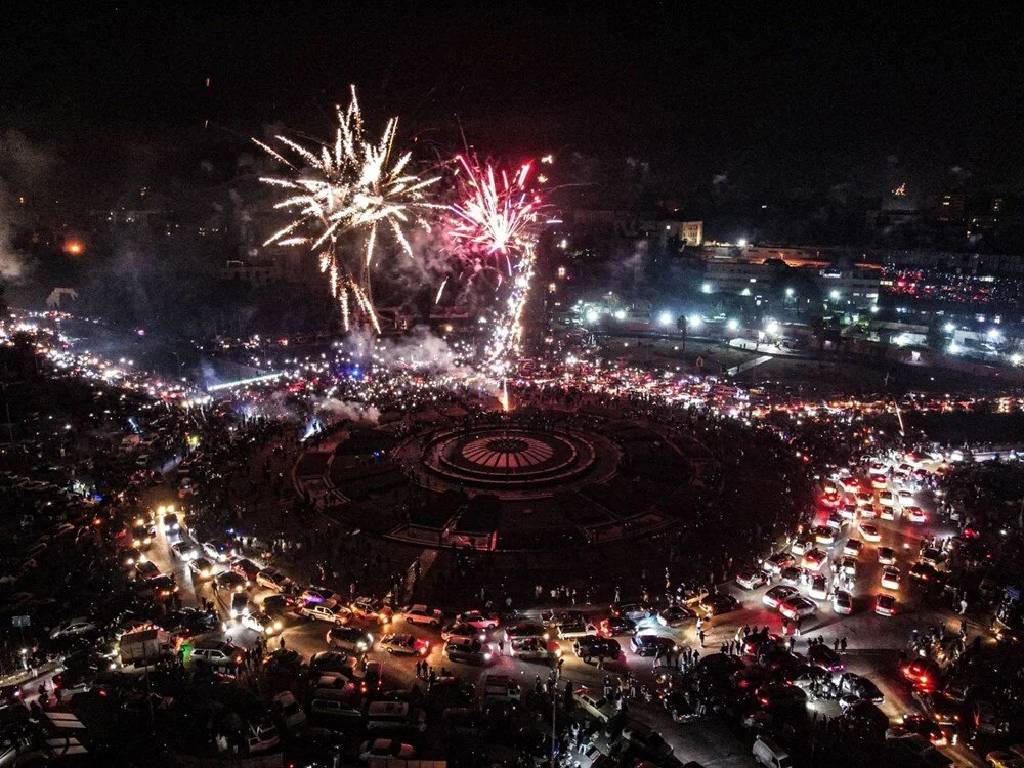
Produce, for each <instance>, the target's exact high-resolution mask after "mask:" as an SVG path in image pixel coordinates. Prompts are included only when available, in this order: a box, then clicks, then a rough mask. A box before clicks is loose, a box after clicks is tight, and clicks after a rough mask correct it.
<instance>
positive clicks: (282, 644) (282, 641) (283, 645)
mask: <svg viewBox="0 0 1024 768" xmlns="http://www.w3.org/2000/svg"><path fill="white" fill-rule="evenodd" d="M284 649H285V643H284V635H281V650H282V651H283V650H284Z"/></svg>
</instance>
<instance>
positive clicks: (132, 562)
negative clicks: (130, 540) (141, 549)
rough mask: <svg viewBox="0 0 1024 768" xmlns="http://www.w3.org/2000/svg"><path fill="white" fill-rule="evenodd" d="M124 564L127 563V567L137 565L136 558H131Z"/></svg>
mask: <svg viewBox="0 0 1024 768" xmlns="http://www.w3.org/2000/svg"><path fill="white" fill-rule="evenodd" d="M124 562H125V565H135V558H134V557H129V558H128V559H127V560H125V561H124Z"/></svg>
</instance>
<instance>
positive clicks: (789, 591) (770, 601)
mask: <svg viewBox="0 0 1024 768" xmlns="http://www.w3.org/2000/svg"><path fill="white" fill-rule="evenodd" d="M798 594H800V590H798V589H797V588H796V587H787V586H785V585H784V584H780V585H779V586H777V587H772V588H771V589H769V590H768V591H767V592H765V593H764V595H762V597H761V602H762V603H764V604H765V605H767V606H768V607H769V608H778V607H779V606H780V605H781V604H782V603H783V602H784V601H785V600H788V599H790V598H791V597H796V596H797V595H798Z"/></svg>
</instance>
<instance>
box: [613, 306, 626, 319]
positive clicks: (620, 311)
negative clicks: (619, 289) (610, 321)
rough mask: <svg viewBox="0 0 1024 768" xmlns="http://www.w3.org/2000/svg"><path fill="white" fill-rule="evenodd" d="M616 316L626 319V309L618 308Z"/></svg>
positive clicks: (616, 317)
mask: <svg viewBox="0 0 1024 768" xmlns="http://www.w3.org/2000/svg"><path fill="white" fill-rule="evenodd" d="M614 317H615V319H616V320H625V319H626V310H624V309H616V310H615V313H614Z"/></svg>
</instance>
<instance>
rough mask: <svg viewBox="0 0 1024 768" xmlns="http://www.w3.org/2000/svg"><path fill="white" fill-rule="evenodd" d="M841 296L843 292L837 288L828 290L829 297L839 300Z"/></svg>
mask: <svg viewBox="0 0 1024 768" xmlns="http://www.w3.org/2000/svg"><path fill="white" fill-rule="evenodd" d="M841 296H842V294H841V293H840V292H839V291H838V290H837V289H836V288H833V289H832V290H831V291H829V292H828V297H829V298H830V299H832V301H839V298H840V297H841Z"/></svg>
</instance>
